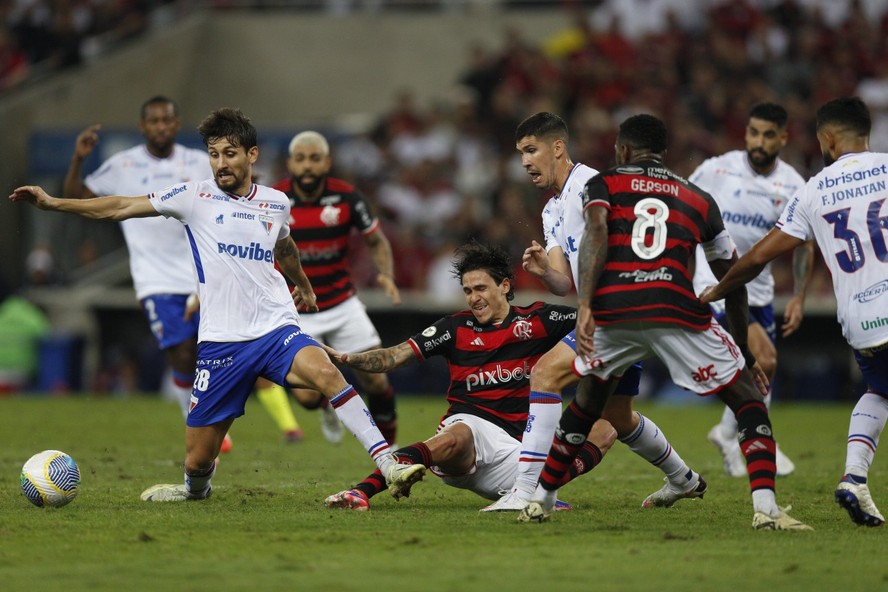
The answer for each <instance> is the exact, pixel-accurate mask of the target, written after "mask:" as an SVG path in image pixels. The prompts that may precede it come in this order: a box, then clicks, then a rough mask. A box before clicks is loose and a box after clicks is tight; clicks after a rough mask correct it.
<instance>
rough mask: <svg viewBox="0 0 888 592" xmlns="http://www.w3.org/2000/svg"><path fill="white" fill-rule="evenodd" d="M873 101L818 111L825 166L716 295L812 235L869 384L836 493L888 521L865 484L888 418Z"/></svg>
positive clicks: (887, 338)
mask: <svg viewBox="0 0 888 592" xmlns="http://www.w3.org/2000/svg"><path fill="white" fill-rule="evenodd" d="M871 128H872V120H871V118H870V113H869V109H868V108H867V106H866V104H865V103H864V102H863V101H861V100H860V99H859V98H857V97H842V98H838V99H834V100H832V101H829V102H827V103H825V104H823V105H822V106H821V107H820V108H819V109H818V110H817V140H818V142H819V144H820V150H821V151H822V152H823V160H824V163H825V165H826V167H825V168H824V169H823V170H822V171H820V173H818V174H817V175H815V176H814V177H812V178H811V179H809V180H808V182H807V183H806V184H805V186H804V187H802V188H801V190H800V191H799V192H798V193H797V194H796V195H795V196H794V197H793V198H792V200H791V201H790V202H789V203H788V204H787V205H786V209H784V210H783V213H782V214H781V216H780V219H779V220H778V221H777V227H776V228H774V229H773V230H771V231H770V232H769V233H768V234H766V235H765V236H764V238H762V239H761V240H760V241H758V242H757V243H756V244H755V245H753V246H752V248H751V249H749V251H748V252H747V253H746V254H745V255H743V257H741V258H740V260H739V261H738V262H737V264H736V265H735V266H734V267H732V268H731V270H730V271H729V272H728V273H727V274H726V275H725V276H724V277H723V278H722V280H721V281H720V282H719V283H718V285H717V286H715V287H713V288H711V289H708V290H706V291H704V292H703V294H701V296H700V299H701V300H702V301H703V302H713V301H715V300H718V299H720V298H722V297H723V296H724V295H725V294H726V293H728V292H730V291H731V290H733V289H736V288H737V287H738V286H742V285H743V284H745V283H746V282H749V281H751V280H753V279H754V278H755V277H756V276H758V274H759V273H760V272H761V271H762V269H764V268H765V266H766V265H767V264H768V262H770V261H772V260H773V259H774V258H776V257H778V256H779V255H781V254H783V253H786V252H787V251H790V250H791V249H795V248H797V247H798V246H799V245H801V244H802V243H803V242H804V241H807V240H811V239H814V240H815V241H817V245H818V246H819V247H820V251H821V253H822V254H823V259H824V261H826V264H827V266H828V267H829V270H830V275H831V276H832V281H833V289H834V290H835V294H836V304H837V307H838V319H839V323H840V324H841V326H842V334H843V335H844V336H845V339H847V340H848V343H849V344H850V345H851V348H852V349H853V350H854V357H855V358H856V360H857V364H858V366H859V367H860V371H861V372H862V374H863V377H864V379H865V380H866V382H867V390H866V392H865V393H864V394H863V396H861V397H860V400H859V401H858V402H857V405H855V407H854V411H853V412H852V413H851V422H850V425H849V428H848V445H847V452H846V456H845V474H844V476H843V477H842V479H841V481H839V485H838V487H837V488H836V492H835V499H836V501H837V502H838V504H839V505H840V506H841V507H843V508H844V509H845V510H847V511H848V514H849V515H850V517H851V519H852V520H853V521H854V522H855V523H857V524H862V525H866V526H881V525H882V524H884V523H885V519H884V518H883V516H882V514H881V513H880V512H879V510H878V508H876V505H875V503H874V502H873V499H872V496H871V495H870V491H869V487H868V485H867V476H868V474H869V467H870V464H872V461H873V457H874V456H875V454H876V447H877V446H878V444H879V436H880V435H881V434H882V430H883V429H884V428H885V420H886V418H888V314H886V310H888V309H886V306H885V294H886V292H888V289H886V286H888V207H886V205H885V202H886V198H888V189H886V182H888V181H886V180H888V154H883V153H877V152H870V151H869V135H870V129H871Z"/></svg>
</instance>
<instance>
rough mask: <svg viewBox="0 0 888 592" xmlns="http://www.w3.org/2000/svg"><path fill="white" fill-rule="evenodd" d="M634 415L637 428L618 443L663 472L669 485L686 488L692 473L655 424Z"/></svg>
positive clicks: (692, 475) (648, 419) (642, 416)
mask: <svg viewBox="0 0 888 592" xmlns="http://www.w3.org/2000/svg"><path fill="white" fill-rule="evenodd" d="M635 413H636V414H637V415H638V427H637V428H635V431H634V432H632V433H631V434H629V435H628V436H626V437H625V438H620V442H622V443H623V444H625V445H626V446H628V447H629V449H630V450H631V451H632V452H634V453H635V454H637V455H638V456H640V457H641V458H643V459H645V460H646V461H648V462H649V463H651V464H652V465H654V466H655V467H658V468H659V469H660V470H661V471H663V473H665V474H666V478H667V479H669V482H670V483H672V484H673V485H675V486H677V487H680V488H687V486H688V484H689V483H690V482H691V481H692V480H693V478H694V472H693V471H692V470H691V468H690V467H689V466H688V465H687V464H686V463H685V461H684V460H682V458H681V456H679V454H678V453H677V452H676V451H675V450H673V449H672V445H671V444H670V443H669V440H667V439H666V436H665V434H663V432H662V430H660V428H659V427H658V426H657V424H655V423H654V422H653V421H651V420H650V418H647V417H645V416H644V415H642V414H641V413H638V412H637V411H636V412H635Z"/></svg>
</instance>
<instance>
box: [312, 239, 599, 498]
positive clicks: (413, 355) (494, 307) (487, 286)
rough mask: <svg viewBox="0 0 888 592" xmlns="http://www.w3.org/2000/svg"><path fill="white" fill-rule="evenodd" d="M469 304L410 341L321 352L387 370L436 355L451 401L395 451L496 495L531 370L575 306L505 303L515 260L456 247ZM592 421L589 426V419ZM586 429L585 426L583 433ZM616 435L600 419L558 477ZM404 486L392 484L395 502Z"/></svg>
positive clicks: (369, 487)
mask: <svg viewBox="0 0 888 592" xmlns="http://www.w3.org/2000/svg"><path fill="white" fill-rule="evenodd" d="M454 271H455V275H456V276H457V277H458V278H459V279H460V281H461V283H462V286H463V292H464V293H465V296H466V303H467V304H468V305H469V310H467V311H463V312H459V313H456V314H453V315H448V316H446V317H444V318H442V319H440V320H438V321H437V322H436V323H434V324H433V325H431V326H430V327H428V328H427V329H425V330H424V331H422V332H421V333H419V334H417V335H414V336H413V337H411V338H410V339H408V340H407V341H404V342H403V343H401V344H399V345H396V346H394V347H390V348H387V349H378V350H373V351H369V352H363V353H360V354H340V353H339V352H336V351H334V350H328V353H330V355H331V356H333V358H334V359H336V360H337V361H338V362H340V363H344V364H347V365H349V366H351V367H352V368H360V369H363V370H366V371H374V372H384V371H388V370H391V369H392V368H396V367H398V366H401V365H404V364H406V363H408V362H411V361H417V360H418V361H422V360H425V359H427V358H429V357H431V356H443V357H444V358H445V359H446V360H447V362H448V366H449V368H450V387H449V389H448V392H447V402H448V404H449V406H448V408H447V411H446V412H445V414H444V417H443V418H442V420H441V423H440V425H439V426H438V431H437V433H436V435H435V436H434V437H432V438H430V439H429V440H426V441H425V442H417V443H415V444H412V445H411V446H407V447H404V448H401V449H399V450H398V451H397V452H396V455H397V456H398V457H399V458H401V460H402V462H404V461H405V460H406V459H409V460H410V461H412V462H414V463H416V464H423V465H425V466H427V467H429V468H430V469H431V470H432V471H433V472H434V473H435V474H437V475H439V476H441V477H442V478H443V479H444V482H445V483H447V484H448V485H452V486H454V487H459V488H462V489H469V490H471V491H474V492H475V493H477V494H478V495H481V496H483V497H485V498H487V499H497V498H498V497H499V495H500V494H501V492H502V490H504V489H509V488H511V487H512V484H513V483H514V481H515V475H516V473H517V471H518V464H519V462H522V461H521V460H520V456H521V455H520V450H519V449H520V440H521V437H522V434H523V432H524V431H525V429H526V427H527V425H528V422H529V418H528V407H529V400H530V373H531V370H532V369H533V366H534V364H535V363H536V361H537V360H538V359H539V358H540V356H542V355H543V354H544V353H545V352H547V351H548V350H549V349H551V347H552V346H553V345H555V344H556V343H558V342H559V341H560V340H562V339H564V338H565V337H566V336H567V335H568V334H569V333H570V332H571V330H572V329H573V328H574V325H575V321H576V311H575V310H574V309H573V308H570V307H567V306H562V305H555V304H545V303H543V302H536V303H534V304H532V305H530V306H526V307H518V306H511V305H510V304H509V301H510V300H511V299H512V296H513V292H512V266H511V263H510V262H509V257H508V255H507V254H506V253H505V251H503V250H502V249H499V248H495V247H487V246H484V245H480V244H477V243H474V244H469V245H466V246H463V247H462V248H461V249H459V251H458V260H457V262H456V263H455V264H454ZM590 428H591V426H590ZM587 433H589V432H587ZM615 438H616V432H615V431H614V429H613V428H612V427H611V426H610V424H608V423H607V422H605V421H602V422H599V423H597V424H596V425H595V428H594V429H592V430H591V433H589V438H588V441H587V440H586V437H584V438H583V440H584V442H585V444H584V445H582V446H581V447H580V449H581V453H580V455H579V459H580V462H579V463H576V464H575V465H574V467H573V469H572V470H571V471H570V472H569V474H568V475H567V476H566V479H565V482H566V481H567V480H569V479H572V478H574V477H576V476H577V475H579V474H582V473H584V472H587V471H589V470H591V469H592V468H593V467H594V466H595V465H597V464H598V463H599V462H600V460H601V458H602V456H603V455H604V453H605V452H606V451H607V450H608V448H610V446H611V444H612V443H613V441H614V439H615ZM410 485H412V483H411V484H406V486H397V485H394V486H390V487H389V490H390V491H391V492H392V495H394V496H395V498H396V499H398V498H401V497H407V496H408V495H409V494H410ZM384 488H385V481H384V479H383V478H382V474H381V473H380V472H379V471H377V472H375V473H373V474H371V475H370V476H369V477H367V479H365V480H364V481H363V482H361V483H360V484H358V485H357V486H355V488H354V489H350V490H346V491H342V492H339V493H337V494H334V495H331V496H329V497H328V498H327V499H326V500H325V504H326V505H327V507H330V508H351V509H367V508H369V503H368V500H369V498H370V497H372V496H373V495H375V494H376V493H379V492H380V491H382V489H384Z"/></svg>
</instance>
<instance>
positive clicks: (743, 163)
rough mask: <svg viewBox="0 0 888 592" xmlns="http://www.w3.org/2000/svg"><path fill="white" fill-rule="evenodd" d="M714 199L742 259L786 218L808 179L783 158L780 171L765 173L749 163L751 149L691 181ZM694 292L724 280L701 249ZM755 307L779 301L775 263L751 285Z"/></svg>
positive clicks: (717, 160) (716, 162)
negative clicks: (785, 212) (783, 214)
mask: <svg viewBox="0 0 888 592" xmlns="http://www.w3.org/2000/svg"><path fill="white" fill-rule="evenodd" d="M688 180H689V181H690V182H691V183H693V184H695V185H697V186H699V187H700V188H701V189H704V190H705V191H707V192H708V193H710V194H711V195H712V197H713V198H714V199H715V201H716V203H717V204H718V207H719V209H720V210H721V215H722V220H723V221H724V225H725V229H726V230H727V231H728V233H729V234H730V235H731V238H732V239H733V240H734V244H735V245H736V247H737V255H738V256H742V255H743V254H744V253H746V252H747V251H748V250H749V249H750V248H751V247H752V245H754V244H755V243H757V242H758V241H759V240H760V239H761V238H762V237H763V236H765V235H766V234H767V233H768V232H769V231H770V230H771V229H772V228H774V225H775V224H776V223H777V219H778V218H779V217H780V213H781V212H782V211H783V208H785V207H786V204H787V203H788V202H789V200H790V199H792V196H793V195H795V194H796V193H797V192H798V191H799V189H801V188H802V187H803V186H804V184H805V180H804V179H803V178H802V176H801V175H799V174H798V173H797V172H796V170H795V169H794V168H792V167H791V166H790V165H788V164H787V163H785V162H783V161H782V160H780V159H779V158H778V159H777V160H776V161H775V167H774V170H773V171H771V172H770V173H769V174H767V175H760V174H759V173H758V172H756V171H755V169H753V168H752V167H751V166H750V165H749V158H748V155H747V154H746V151H745V150H732V151H731V152H727V153H725V154H722V155H721V156H716V157H713V158H709V159H707V160H706V161H704V162H703V163H702V164H701V165H700V166H699V167H697V169H696V170H695V171H694V172H693V174H691V176H690V177H689V179H688ZM696 264H697V265H696V271H695V273H694V289H695V290H696V292H697V293H700V292H702V291H703V289H704V288H705V287H706V286H714V285H715V284H717V283H718V280H717V279H716V278H715V276H714V275H713V273H712V270H711V269H710V268H709V264H708V263H707V261H706V257H705V255H704V254H703V250H702V248H701V247H699V246H698V247H697V251H696ZM746 292H747V295H748V298H749V305H750V306H751V307H764V306H770V305H771V304H772V303H773V301H774V277H773V276H772V275H771V264H770V263H769V264H768V265H766V266H765V268H764V269H763V270H762V272H761V273H760V274H759V275H758V276H757V277H756V278H754V279H753V280H752V281H750V282H749V283H748V284H747V285H746Z"/></svg>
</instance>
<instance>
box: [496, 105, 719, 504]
mask: <svg viewBox="0 0 888 592" xmlns="http://www.w3.org/2000/svg"><path fill="white" fill-rule="evenodd" d="M567 142H568V130H567V125H566V124H565V122H564V120H563V119H561V118H560V117H559V116H558V115H555V114H553V113H546V112H542V113H537V114H536V115H532V116H530V117H529V118H527V119H525V120H524V121H523V122H522V123H521V124H520V125H519V126H518V128H517V129H516V131H515V145H516V147H517V149H518V152H519V153H520V154H521V163H522V165H523V166H524V168H525V169H526V170H527V172H528V174H529V175H530V178H531V181H532V182H533V184H534V185H536V186H537V187H539V188H540V189H544V190H546V191H552V192H553V193H554V195H553V196H552V198H550V199H549V201H548V203H547V204H546V206H545V208H544V209H543V231H544V233H545V237H546V246H545V248H543V247H542V246H541V245H539V244H538V243H536V242H534V243H533V244H532V245H531V246H530V247H528V248H527V249H526V250H525V252H524V257H523V262H522V264H523V267H524V269H525V270H527V271H528V272H530V273H531V274H532V275H534V276H536V277H537V278H539V279H540V281H541V282H542V283H543V285H544V286H546V288H548V289H549V290H550V291H551V292H553V293H554V294H557V295H559V296H564V295H566V294H568V293H569V292H570V290H571V286H572V282H571V278H573V285H577V284H576V282H577V281H578V273H579V268H578V266H577V262H576V256H577V251H578V249H579V246H580V241H581V240H582V237H583V232H584V230H585V224H584V222H583V202H582V192H583V188H584V187H585V185H586V182H587V181H588V180H589V179H591V178H592V177H594V176H595V175H596V174H597V173H598V171H596V170H594V169H592V168H589V167H588V166H586V165H584V164H582V163H576V164H575V163H574V162H573V161H572V160H571V158H570V154H569V153H568V149H567ZM575 357H576V342H575V341H574V339H573V334H571V336H570V338H569V339H565V340H564V341H562V342H560V343H558V344H556V346H555V347H554V348H552V351H550V352H549V353H548V354H546V355H545V356H543V358H542V359H541V360H540V362H539V364H537V366H536V368H535V370H534V373H533V376H531V379H530V390H531V395H530V415H532V416H533V417H534V422H533V429H532V430H531V431H530V432H529V433H527V434H525V436H524V440H523V443H522V458H524V459H527V460H528V462H527V463H523V464H522V466H521V469H520V470H519V474H518V479H517V481H516V483H515V487H514V489H513V490H512V491H511V492H510V494H509V495H508V496H505V497H504V498H503V499H502V500H500V501H499V502H497V504H494V506H493V507H498V506H508V507H513V508H514V509H521V508H523V507H524V506H526V505H527V503H528V502H529V500H530V497H531V494H532V493H533V491H534V489H535V488H536V484H537V481H538V480H539V471H540V468H541V465H542V463H543V462H544V461H545V458H546V454H547V452H548V451H549V446H550V444H551V443H552V435H553V434H554V432H555V426H556V425H557V423H558V418H559V416H560V415H561V402H562V398H561V393H562V391H563V389H564V388H566V387H567V386H568V385H570V384H573V383H574V382H576V380H577V379H576V375H575V374H574V372H573V366H572V364H573V360H574V358H575ZM640 379H641V366H640V365H636V366H633V367H632V368H630V369H629V370H628V371H627V372H626V373H625V375H624V376H623V380H622V381H621V383H620V385H619V386H618V387H617V391H616V394H615V395H614V396H613V397H611V399H610V400H609V401H608V404H607V407H606V408H605V410H604V413H603V414H602V417H603V418H604V419H606V420H607V421H608V422H610V423H611V424H612V425H613V427H614V429H616V430H617V434H618V436H619V438H620V441H621V442H623V443H624V444H626V445H627V446H628V447H629V449H630V450H632V451H633V452H635V453H636V454H638V455H639V456H641V457H642V458H643V459H645V460H646V461H648V462H649V463H651V464H653V465H654V466H655V467H658V468H659V469H660V470H661V471H663V473H664V475H665V480H666V483H665V485H664V486H663V487H662V488H661V489H659V490H657V491H655V492H654V493H652V494H651V495H649V496H648V497H647V498H645V500H644V501H643V502H642V507H645V508H650V507H657V506H660V507H669V506H672V505H673V504H675V503H676V502H677V501H679V500H681V499H684V498H701V497H703V494H705V493H706V481H705V480H703V478H702V477H701V476H700V474H699V473H697V472H696V471H693V470H691V468H690V467H688V465H687V464H686V463H685V462H684V460H683V459H682V458H681V456H680V455H679V454H678V452H676V451H675V450H674V449H673V448H672V446H671V445H670V443H669V440H667V439H666V436H665V434H664V433H663V431H662V430H661V429H660V428H659V427H658V426H657V424H655V423H654V422H653V421H652V420H651V419H650V418H648V417H646V416H644V415H642V414H641V413H638V412H637V411H634V410H633V409H632V398H633V397H634V396H635V395H637V394H638V383H639V380H640ZM583 382H584V381H581V382H580V386H579V387H578V388H585V385H584V384H583Z"/></svg>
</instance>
